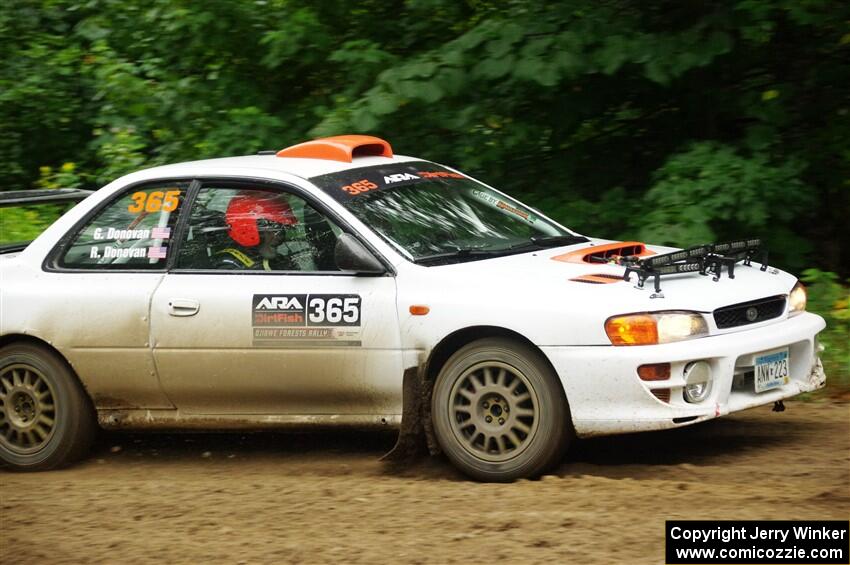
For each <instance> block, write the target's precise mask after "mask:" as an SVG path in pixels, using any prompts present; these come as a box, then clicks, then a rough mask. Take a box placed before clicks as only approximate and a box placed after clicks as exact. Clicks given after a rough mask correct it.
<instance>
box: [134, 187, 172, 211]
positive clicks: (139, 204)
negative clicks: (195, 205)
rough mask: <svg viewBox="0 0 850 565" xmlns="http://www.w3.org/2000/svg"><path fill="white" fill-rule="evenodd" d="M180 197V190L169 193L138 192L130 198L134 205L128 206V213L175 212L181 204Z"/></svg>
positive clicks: (156, 191) (158, 191) (157, 191)
mask: <svg viewBox="0 0 850 565" xmlns="http://www.w3.org/2000/svg"><path fill="white" fill-rule="evenodd" d="M179 196H180V191H179V190H169V191H168V192H163V191H161V190H154V191H153V192H150V193H148V192H136V193H134V194H133V195H132V196H131V197H130V198H131V199H132V200H133V203H132V204H130V205H129V206H127V211H128V212H132V213H134V214H136V213H139V212H141V211H143V210H144V211H145V212H159V211H160V210H162V211H163V212H173V211H174V210H176V209H177V205H178V204H179V203H180V200H179V199H178V197H179Z"/></svg>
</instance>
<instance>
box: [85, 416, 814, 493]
mask: <svg viewBox="0 0 850 565" xmlns="http://www.w3.org/2000/svg"><path fill="white" fill-rule="evenodd" d="M813 427H816V424H815V423H806V422H799V421H793V422H792V421H790V420H787V419H783V418H781V417H777V418H759V419H755V418H751V417H746V416H738V417H730V418H724V419H719V420H711V421H709V422H704V423H701V424H697V425H693V426H687V427H683V428H679V429H674V430H665V431H656V432H645V433H636V434H628V435H619V436H606V437H599V438H590V439H584V440H577V441H575V442H574V443H573V445H572V446H571V447H570V450H569V451H568V453H567V455H566V457H565V458H564V460H563V462H562V463H561V464H560V465H559V466H558V467H557V468H556V469H554V470H553V473H554V474H557V475H559V476H562V477H565V476H575V475H597V474H598V475H604V476H618V475H620V474H621V473H622V472H625V468H627V467H628V466H632V465H643V466H646V465H650V466H676V465H680V464H691V465H700V464H716V463H718V462H720V461H723V460H727V459H729V458H735V457H737V456H739V455H740V454H742V453H753V452H754V451H756V452H757V451H760V450H765V449H770V448H772V447H774V446H776V445H778V444H784V445H787V444H789V443H794V442H795V441H805V440H804V438H803V437H802V436H804V435H805V434H806V433H807V432H808V431H810V428H813ZM395 440H396V434H395V432H393V431H377V432H376V431H350V430H344V431H343V430H330V431H316V432H312V431H311V432H286V433H282V432H255V433H251V432H232V433H163V432H147V433H126V432H105V431H104V432H103V433H102V434H101V435H100V437H99V439H98V441H97V443H96V445H95V447H94V449H93V457H94V458H96V459H100V460H103V459H104V458H109V459H112V460H115V459H118V460H124V461H128V460H145V459H150V458H156V460H157V461H158V462H160V463H168V462H180V463H188V462H191V461H192V460H198V458H201V459H213V460H217V461H220V460H226V459H227V460H234V464H238V461H239V460H246V459H252V460H256V459H263V460H267V461H270V462H273V463H280V464H281V465H286V464H291V463H299V465H298V466H299V468H300V469H301V470H302V471H304V472H309V469H310V464H311V463H313V462H315V464H316V465H317V470H318V469H319V468H321V471H322V472H323V473H328V472H330V473H331V474H333V468H334V464H335V463H350V462H352V461H357V462H360V463H362V462H369V461H374V462H376V463H377V461H378V460H379V459H380V458H381V457H382V456H383V455H384V454H385V453H387V452H388V451H389V450H390V449H392V447H393V445H394V443H395ZM341 468H344V470H345V473H346V474H348V473H351V472H352V470H351V469H350V468H348V467H347V465H342V466H341ZM359 469H360V470H361V471H362V472H364V473H366V474H370V475H372V474H375V473H378V474H386V475H394V476H400V477H405V478H418V479H429V478H430V479H443V480H466V479H465V478H464V477H463V476H462V475H461V474H459V473H458V472H457V471H455V470H454V469H453V468H452V467H451V465H450V463H449V462H448V461H447V460H446V459H445V457H443V456H438V457H427V456H423V457H419V458H413V459H410V460H404V461H401V462H392V463H386V464H383V465H377V464H376V465H374V466H372V465H369V466H367V467H362V466H361V467H359ZM355 472H358V471H357V470H355Z"/></svg>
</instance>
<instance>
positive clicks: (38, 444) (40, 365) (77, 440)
mask: <svg viewBox="0 0 850 565" xmlns="http://www.w3.org/2000/svg"><path fill="white" fill-rule="evenodd" d="M96 429H97V423H96V418H95V412H94V409H93V407H92V405H91V402H90V400H89V398H88V396H87V395H86V394H85V392H84V391H83V389H82V387H81V386H80V383H79V381H78V380H77V378H76V376H75V375H74V374H73V373H72V371H71V370H70V368H69V367H68V366H67V365H66V364H65V362H64V361H63V360H62V359H61V358H59V357H58V356H57V355H56V354H55V353H53V352H52V351H50V350H49V349H47V348H44V347H40V346H38V345H33V344H12V345H8V346H6V347H3V348H2V349H0V463H2V464H3V466H4V467H6V468H8V469H10V470H14V471H44V470H48V469H55V468H58V467H61V466H63V465H67V464H69V463H72V462H73V461H76V460H77V459H79V458H81V457H82V456H83V455H85V454H86V453H87V451H88V449H89V447H90V446H91V442H92V440H93V438H94V435H95V431H96Z"/></svg>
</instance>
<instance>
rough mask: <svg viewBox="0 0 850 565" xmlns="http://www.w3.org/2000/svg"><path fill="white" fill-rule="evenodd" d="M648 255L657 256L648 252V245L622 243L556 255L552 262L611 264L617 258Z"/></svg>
mask: <svg viewBox="0 0 850 565" xmlns="http://www.w3.org/2000/svg"><path fill="white" fill-rule="evenodd" d="M647 255H655V252H654V251H650V250H648V249H647V248H646V244H644V243H641V242H639V241H621V242H619V243H606V244H605V245H593V246H591V247H586V248H584V249H579V250H577V251H570V252H569V253H564V254H562V255H556V256H554V257H552V260H553V261H562V262H564V263H609V262H611V261H614V260H616V259H617V257H628V256H635V257H646V256H647Z"/></svg>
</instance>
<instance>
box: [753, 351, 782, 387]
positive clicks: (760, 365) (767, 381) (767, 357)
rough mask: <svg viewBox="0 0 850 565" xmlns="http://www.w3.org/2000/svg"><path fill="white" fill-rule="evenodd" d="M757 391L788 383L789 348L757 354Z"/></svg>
mask: <svg viewBox="0 0 850 565" xmlns="http://www.w3.org/2000/svg"><path fill="white" fill-rule="evenodd" d="M755 369H756V378H755V381H756V392H764V391H766V390H772V389H774V388H776V387H780V386H782V385H784V384H788V378H789V377H788V348H785V349H779V350H776V351H769V352H766V353H762V354H761V355H757V356H756V367H755Z"/></svg>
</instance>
